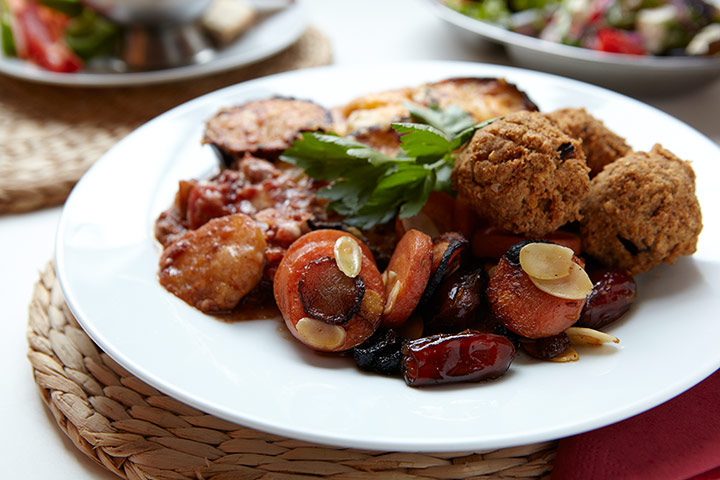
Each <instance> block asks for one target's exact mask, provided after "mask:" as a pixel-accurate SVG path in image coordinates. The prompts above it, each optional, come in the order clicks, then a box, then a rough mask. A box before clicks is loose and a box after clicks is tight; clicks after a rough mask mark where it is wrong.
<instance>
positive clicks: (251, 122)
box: [203, 97, 332, 165]
mask: <svg viewBox="0 0 720 480" xmlns="http://www.w3.org/2000/svg"><path fill="white" fill-rule="evenodd" d="M331 124H332V118H331V116H330V112H329V111H328V110H327V109H325V107H322V106H321V105H318V104H317V103H315V102H311V101H308V100H298V99H294V98H281V97H275V98H269V99H266V100H254V101H250V102H247V103H244V104H242V105H237V106H234V107H230V108H223V109H222V110H220V112H218V113H217V114H216V115H215V116H214V117H212V118H211V119H210V120H208V121H207V122H206V125H205V137H204V138H203V144H210V145H212V146H213V147H215V148H216V149H217V150H218V151H219V153H220V154H221V155H222V156H223V158H224V159H225V161H226V163H227V164H228V165H229V164H231V163H233V161H235V160H238V159H240V158H242V157H243V156H244V155H245V154H246V153H249V154H251V155H253V156H256V157H260V158H265V159H269V160H275V159H276V158H277V157H278V156H279V155H280V153H282V152H283V150H285V149H286V148H288V147H290V146H291V145H292V143H293V142H294V141H295V139H296V138H297V137H298V135H299V134H301V133H302V132H313V131H317V130H321V131H324V130H329V129H330V127H331Z"/></svg>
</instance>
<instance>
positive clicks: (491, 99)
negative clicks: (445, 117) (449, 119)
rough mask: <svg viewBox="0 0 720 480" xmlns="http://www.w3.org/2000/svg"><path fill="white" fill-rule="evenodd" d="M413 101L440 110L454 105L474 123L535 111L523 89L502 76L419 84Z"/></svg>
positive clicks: (535, 108)
mask: <svg viewBox="0 0 720 480" xmlns="http://www.w3.org/2000/svg"><path fill="white" fill-rule="evenodd" d="M414 100H415V101H416V102H417V103H420V104H422V105H433V104H437V105H438V106H439V107H440V108H442V109H446V108H448V107H449V106H450V105H452V104H455V105H457V106H459V107H460V108H462V109H463V110H465V111H466V112H468V113H469V114H470V115H472V117H473V119H474V120H475V121H476V122H484V121H485V120H490V119H491V118H496V117H501V116H503V115H507V114H508V113H511V112H516V111H520V110H527V111H531V112H535V111H537V110H538V108H537V106H536V105H535V104H534V103H533V102H532V101H531V100H530V98H529V97H528V96H527V95H526V94H525V93H524V92H522V91H520V90H519V89H518V88H517V86H515V85H513V84H512V83H508V82H507V81H506V80H505V79H502V78H476V77H464V78H448V79H447V80H442V81H439V82H435V83H429V84H426V85H422V86H420V87H419V88H418V92H417V93H416V94H415V96H414Z"/></svg>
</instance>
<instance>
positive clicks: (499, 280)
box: [487, 257, 585, 338]
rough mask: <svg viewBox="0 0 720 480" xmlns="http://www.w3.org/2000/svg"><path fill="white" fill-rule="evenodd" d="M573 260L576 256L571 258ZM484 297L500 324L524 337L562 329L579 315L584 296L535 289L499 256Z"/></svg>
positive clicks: (509, 263)
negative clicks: (560, 295) (563, 295)
mask: <svg viewBox="0 0 720 480" xmlns="http://www.w3.org/2000/svg"><path fill="white" fill-rule="evenodd" d="M574 261H576V263H578V262H579V259H577V258H575V259H574ZM487 298H488V301H489V302H490V306H491V308H492V311H493V313H494V314H495V316H496V317H497V319H498V320H500V321H501V322H502V323H503V325H505V326H506V327H507V328H509V329H510V330H512V331H513V332H515V333H517V334H519V335H522V336H523V337H528V338H544V337H550V336H553V335H557V334H559V333H561V332H564V331H565V330H566V329H567V328H568V327H570V326H572V325H573V324H574V323H575V322H576V321H577V320H578V318H579V317H580V313H581V312H582V309H583V306H584V305H585V299H583V300H568V299H563V298H558V297H555V296H552V295H549V294H547V293H545V292H543V291H541V290H539V289H538V288H537V287H536V286H535V285H534V284H533V283H532V280H530V277H529V276H528V275H527V274H526V273H525V272H524V271H523V269H522V267H521V266H520V265H514V264H512V263H511V262H510V261H508V259H507V258H506V257H502V258H501V259H500V262H499V263H498V265H497V268H496V269H495V272H494V273H493V275H492V276H491V277H490V282H489V284H488V288H487Z"/></svg>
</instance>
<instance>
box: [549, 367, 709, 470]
mask: <svg viewBox="0 0 720 480" xmlns="http://www.w3.org/2000/svg"><path fill="white" fill-rule="evenodd" d="M693 477H694V478H693ZM575 479H577V480H606V479H612V480H626V479H652V480H687V479H692V480H711V479H720V370H718V371H716V372H715V373H714V374H712V375H711V376H710V377H708V378H707V379H705V380H704V381H703V382H701V383H700V384H698V385H696V386H695V387H693V388H692V389H690V390H688V391H687V392H685V393H683V394H682V395H679V396H677V397H675V398H673V399H671V400H668V401H667V402H665V403H663V404H662V405H660V406H658V407H655V408H653V409H652V410H649V411H647V412H644V413H641V414H639V415H636V416H634V417H632V418H629V419H627V420H624V421H622V422H618V423H616V424H613V425H610V426H607V427H604V428H600V429H598V430H593V431H591V432H587V433H583V434H580V435H575V436H574V437H568V438H564V439H562V440H560V443H559V445H558V450H557V456H556V458H555V463H554V466H553V471H552V480H575Z"/></svg>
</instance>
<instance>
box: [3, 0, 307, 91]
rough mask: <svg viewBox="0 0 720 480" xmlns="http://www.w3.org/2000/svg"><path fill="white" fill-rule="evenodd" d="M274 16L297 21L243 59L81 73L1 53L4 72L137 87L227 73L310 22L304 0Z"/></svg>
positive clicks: (281, 44)
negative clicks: (158, 68) (36, 63)
mask: <svg viewBox="0 0 720 480" xmlns="http://www.w3.org/2000/svg"><path fill="white" fill-rule="evenodd" d="M272 15H285V16H289V17H294V20H295V21H294V22H291V23H292V25H293V27H292V28H289V29H283V30H282V31H281V32H280V33H281V34H280V35H277V36H276V37H274V38H276V41H275V42H273V43H269V44H266V45H263V47H262V48H259V49H256V50H254V51H252V52H248V53H246V54H244V55H243V56H242V57H241V58H238V56H237V55H229V56H220V57H213V58H212V59H210V60H208V61H206V62H203V63H197V64H191V65H182V66H179V67H173V68H166V69H160V70H149V71H142V72H118V73H93V72H85V71H80V72H77V73H60V72H52V71H49V70H44V69H42V68H40V67H38V66H35V65H32V64H31V63H30V62H27V61H25V60H21V59H19V58H15V57H8V56H6V55H5V54H3V53H2V52H0V74H3V75H7V76H9V77H12V78H16V79H20V80H25V81H28V82H32V83H38V84H46V85H57V86H63V87H76V88H82V87H89V88H103V87H135V86H145V85H157V84H163V83H171V82H179V81H182V80H191V79H194V78H200V77H205V76H208V75H212V74H215V73H222V72H226V71H229V70H232V69H234V68H242V67H245V66H250V65H252V64H254V63H257V62H260V61H261V60H265V59H267V58H269V57H271V56H272V55H274V54H276V53H278V52H280V51H282V50H284V49H285V48H287V47H289V46H290V45H292V43H293V42H295V41H297V40H298V39H299V38H300V37H301V36H302V34H303V32H305V30H306V29H307V27H308V26H309V23H310V21H309V18H310V17H309V10H308V8H307V6H306V4H305V1H304V0H294V1H293V2H292V3H291V4H290V5H289V6H288V7H287V8H285V9H283V10H281V11H278V12H276V13H273V14H272ZM251 28H255V27H251ZM242 41H243V39H242V36H241V37H239V38H238V39H236V40H235V41H234V42H232V44H233V45H235V44H239V43H241V42H242ZM226 48H229V47H226ZM220 52H221V50H220Z"/></svg>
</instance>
